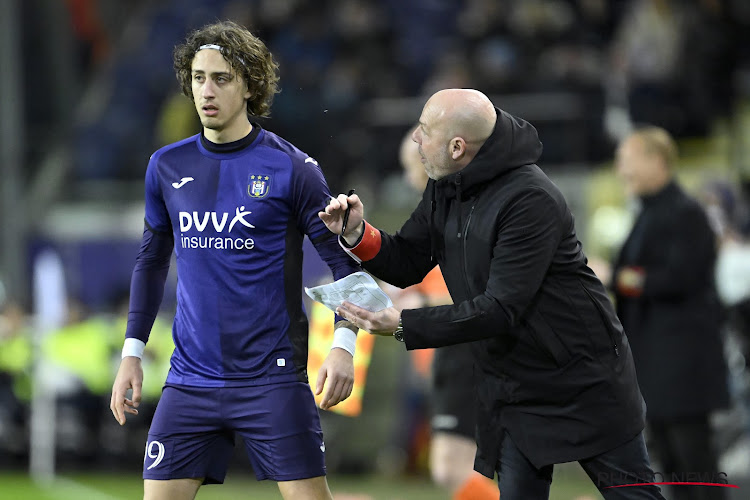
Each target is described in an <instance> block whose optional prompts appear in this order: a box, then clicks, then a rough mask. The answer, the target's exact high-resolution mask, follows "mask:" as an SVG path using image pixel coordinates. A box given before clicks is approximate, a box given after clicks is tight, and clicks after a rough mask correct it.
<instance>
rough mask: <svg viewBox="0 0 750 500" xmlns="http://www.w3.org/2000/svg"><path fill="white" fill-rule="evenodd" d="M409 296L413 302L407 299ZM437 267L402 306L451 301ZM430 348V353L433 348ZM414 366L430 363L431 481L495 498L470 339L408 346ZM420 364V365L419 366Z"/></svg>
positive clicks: (423, 182)
mask: <svg viewBox="0 0 750 500" xmlns="http://www.w3.org/2000/svg"><path fill="white" fill-rule="evenodd" d="M412 130H413V129H410V130H409V133H408V134H407V135H406V137H404V138H403V140H402V142H401V147H400V151H399V160H400V163H401V166H402V168H403V169H404V177H405V178H406V181H407V182H408V183H409V185H410V186H411V187H412V188H414V190H415V191H416V192H417V193H421V192H423V191H424V190H425V187H426V186H427V181H428V177H427V172H426V171H425V168H424V165H423V164H422V161H421V157H420V154H419V149H418V147H417V144H416V143H415V142H414V141H413V140H412V138H411V132H412ZM409 301H411V303H409ZM452 303H453V301H452V300H451V296H450V293H449V292H448V287H447V286H446V285H445V281H444V280H443V276H442V274H441V272H440V267H439V266H436V267H435V268H433V269H432V271H430V272H429V273H428V274H427V276H425V278H424V280H422V282H421V283H420V284H418V285H414V286H411V287H409V288H407V289H406V290H404V294H403V295H402V297H401V300H400V305H399V307H401V308H420V307H434V306H439V305H444V304H452ZM433 352H434V357H432V353H433ZM410 355H411V359H412V363H413V364H414V366H415V367H417V371H421V372H422V373H424V372H425V371H426V370H429V362H430V360H429V358H430V357H432V363H431V364H432V366H431V370H429V371H431V379H432V381H431V384H430V389H431V398H430V399H431V402H432V404H431V410H432V411H431V414H432V419H431V428H432V435H431V441H430V473H431V475H432V479H433V481H435V483H437V484H438V485H440V486H441V487H443V488H444V489H445V490H446V491H448V492H450V493H451V495H452V498H453V499H454V500H490V499H492V500H494V499H496V498H497V496H498V490H497V486H496V485H495V484H494V483H493V482H492V481H490V480H488V479H487V478H485V477H484V476H482V475H480V474H479V473H478V472H475V471H474V456H475V454H476V451H477V445H476V441H475V430H476V416H475V414H474V402H473V392H472V391H471V390H469V389H470V388H471V387H473V386H474V359H473V357H472V354H471V344H456V345H453V346H448V347H441V348H439V349H435V350H433V349H429V350H424V349H418V350H413V351H410ZM420 367H421V370H420V369H419V368H420Z"/></svg>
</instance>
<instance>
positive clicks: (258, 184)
mask: <svg viewBox="0 0 750 500" xmlns="http://www.w3.org/2000/svg"><path fill="white" fill-rule="evenodd" d="M270 187H271V176H270V175H257V174H253V175H251V176H250V179H248V184H247V194H249V195H250V196H251V197H252V198H265V197H266V195H267V194H268V190H269V188H270Z"/></svg>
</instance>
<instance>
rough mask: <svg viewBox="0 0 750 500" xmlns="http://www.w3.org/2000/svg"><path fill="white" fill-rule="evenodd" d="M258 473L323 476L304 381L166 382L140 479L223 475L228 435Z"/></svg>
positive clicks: (319, 435)
mask: <svg viewBox="0 0 750 500" xmlns="http://www.w3.org/2000/svg"><path fill="white" fill-rule="evenodd" d="M235 434H239V436H241V437H242V438H243V439H244V441H245V448H246V449H247V454H248V456H249V457H250V462H251V464H252V467H253V470H254V471H255V476H256V477H257V478H258V480H262V479H272V480H274V481H292V480H296V479H307V478H311V477H318V476H325V474H326V467H325V444H324V443H323V432H322V430H321V428H320V417H319V415H318V409H317V407H316V406H315V400H314V398H313V394H312V391H311V389H310V386H309V385H307V384H306V383H304V382H288V383H283V384H274V385H263V386H254V387H223V388H216V387H187V386H175V385H167V386H165V387H164V391H163V393H162V396H161V399H160V400H159V405H158V406H157V408H156V413H155V414H154V419H153V421H152V423H151V428H150V429H149V432H148V441H147V442H146V453H145V457H144V461H143V478H144V479H161V480H164V479H181V478H201V477H202V478H205V481H204V484H209V483H223V482H224V477H225V476H226V472H227V467H228V465H229V460H230V458H231V457H232V455H233V450H234V437H235Z"/></svg>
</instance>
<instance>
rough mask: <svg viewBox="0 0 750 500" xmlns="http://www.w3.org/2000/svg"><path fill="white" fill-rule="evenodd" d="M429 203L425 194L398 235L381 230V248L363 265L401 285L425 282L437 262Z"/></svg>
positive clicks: (377, 274)
mask: <svg viewBox="0 0 750 500" xmlns="http://www.w3.org/2000/svg"><path fill="white" fill-rule="evenodd" d="M429 207H430V203H429V201H427V200H426V199H425V198H423V199H422V201H421V202H420V203H419V205H418V206H417V208H415V209H414V212H412V214H411V216H410V217H409V219H408V220H407V221H406V222H405V223H404V225H403V227H402V228H401V230H399V231H398V232H397V233H396V235H395V236H391V235H389V234H388V233H386V232H384V231H381V232H380V234H381V238H382V243H381V250H380V252H378V254H377V255H376V256H375V257H374V258H373V259H371V260H368V261H366V262H363V263H362V267H364V268H365V269H366V270H367V271H369V272H370V273H372V274H373V275H375V276H376V277H378V278H380V279H381V280H383V281H385V282H387V283H390V284H391V285H393V286H397V287H399V288H406V287H408V286H411V285H415V284H417V283H421V282H422V279H424V277H425V276H427V273H429V272H430V271H431V270H432V268H433V267H435V265H436V264H437V263H436V262H435V261H433V260H432V259H431V245H430V208H429Z"/></svg>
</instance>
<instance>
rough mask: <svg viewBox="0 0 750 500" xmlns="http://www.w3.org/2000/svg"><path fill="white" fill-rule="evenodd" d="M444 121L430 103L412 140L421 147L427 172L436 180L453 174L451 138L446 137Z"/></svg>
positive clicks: (425, 108)
mask: <svg viewBox="0 0 750 500" xmlns="http://www.w3.org/2000/svg"><path fill="white" fill-rule="evenodd" d="M443 121H444V120H443V117H442V115H441V113H440V112H439V111H438V110H437V109H436V107H435V106H431V105H430V102H429V101H428V102H427V104H425V107H424V109H423V110H422V116H420V117H419V126H417V128H416V129H415V130H414V132H413V133H412V139H413V140H414V142H416V143H417V145H418V146H419V156H421V158H422V164H423V165H424V169H425V172H427V176H428V177H429V178H430V179H435V180H437V179H440V178H442V177H445V176H446V175H448V174H451V173H453V169H452V163H451V158H450V155H449V154H448V147H449V141H450V138H449V137H446V135H447V134H446V132H445V127H444V126H443V125H442V122H443Z"/></svg>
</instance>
